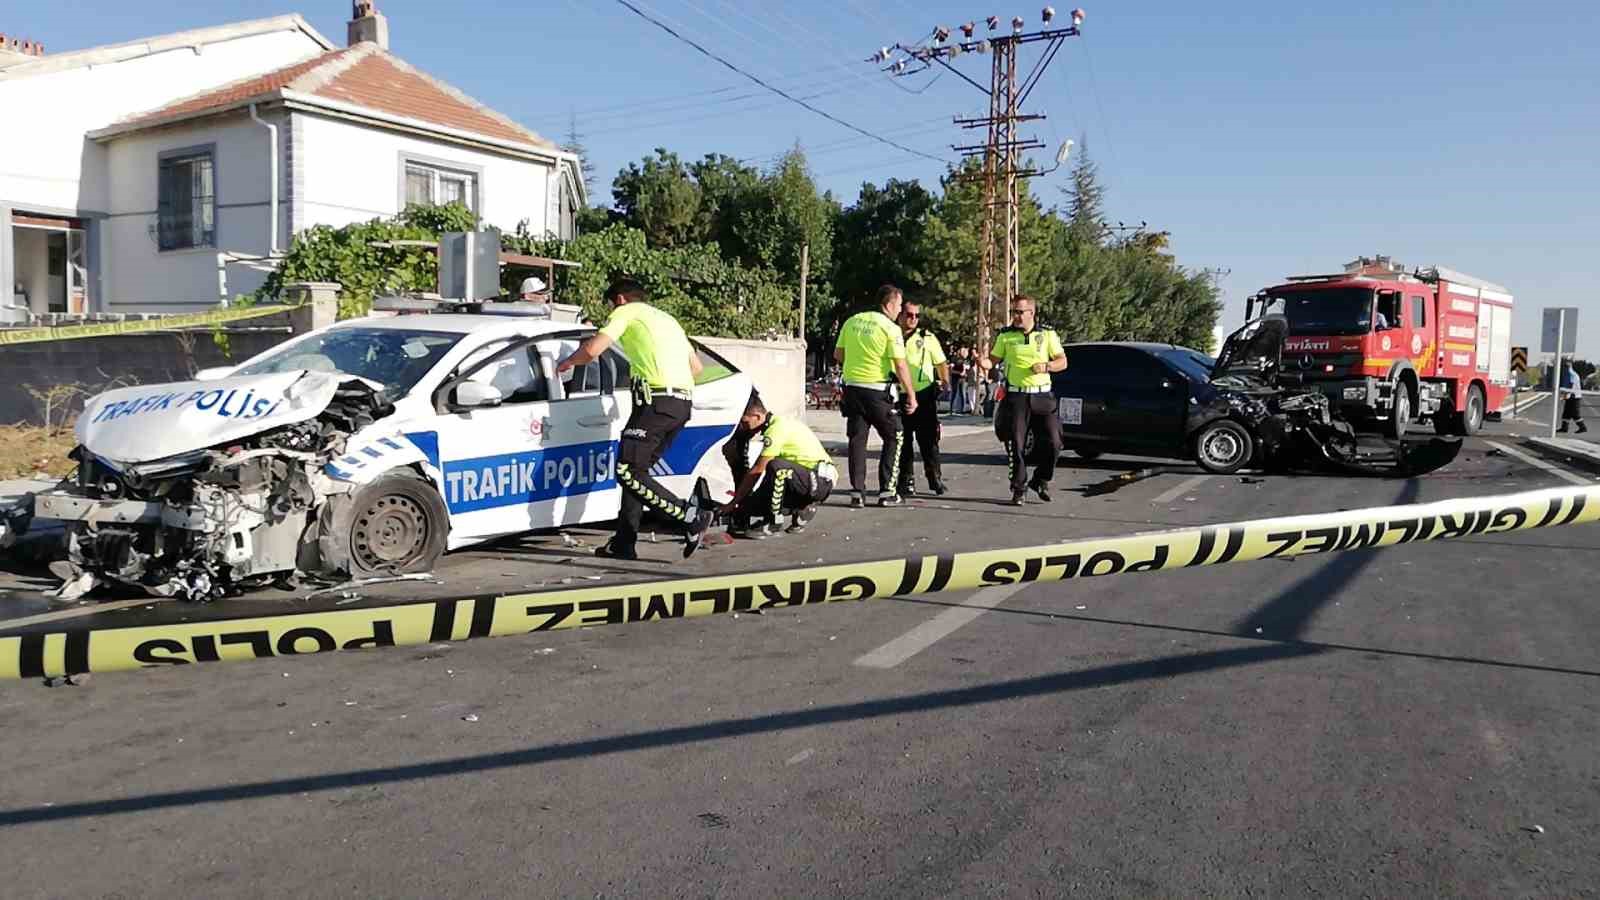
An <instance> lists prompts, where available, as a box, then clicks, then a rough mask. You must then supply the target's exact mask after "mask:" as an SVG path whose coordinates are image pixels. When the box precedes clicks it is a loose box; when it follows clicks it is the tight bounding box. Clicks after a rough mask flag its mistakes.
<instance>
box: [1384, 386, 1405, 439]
mask: <svg viewBox="0 0 1600 900" xmlns="http://www.w3.org/2000/svg"><path fill="white" fill-rule="evenodd" d="M1409 424H1411V391H1409V390H1408V389H1407V388H1406V386H1405V384H1404V383H1397V384H1396V385H1395V386H1394V405H1393V406H1392V407H1390V408H1389V421H1388V422H1387V423H1386V424H1385V425H1384V428H1383V433H1384V436H1385V437H1388V438H1389V439H1390V440H1395V441H1398V440H1401V439H1402V438H1404V437H1405V436H1406V426H1407V425H1409Z"/></svg>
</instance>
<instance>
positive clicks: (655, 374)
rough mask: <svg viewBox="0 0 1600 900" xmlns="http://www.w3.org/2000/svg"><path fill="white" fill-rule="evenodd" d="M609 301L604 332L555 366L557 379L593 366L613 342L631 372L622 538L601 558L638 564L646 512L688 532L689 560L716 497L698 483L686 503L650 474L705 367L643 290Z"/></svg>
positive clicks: (622, 292)
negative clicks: (575, 369)
mask: <svg viewBox="0 0 1600 900" xmlns="http://www.w3.org/2000/svg"><path fill="white" fill-rule="evenodd" d="M606 299H607V300H609V301H611V306H612V310H611V316H610V318H608V319H607V320H606V324H605V327H604V328H601V329H600V331H599V332H598V333H596V334H595V335H593V336H592V337H590V338H589V339H588V340H586V341H584V342H583V343H582V344H580V345H579V346H578V349H577V350H574V351H573V352H572V353H571V354H570V355H569V356H568V357H567V358H566V359H563V360H562V361H561V362H560V363H558V364H557V365H556V374H557V375H560V374H562V373H565V372H567V371H568V370H570V369H574V368H577V367H578V366H584V365H588V364H589V363H590V362H592V361H594V360H595V359H596V358H598V357H599V356H600V355H601V354H602V353H605V351H606V350H607V348H609V347H610V346H611V344H612V343H613V342H615V343H616V344H617V345H618V346H620V347H621V348H622V353H623V355H624V356H626V357H627V358H628V365H629V366H630V367H631V369H632V372H633V412H632V413H631V414H630V415H629V416H628V423H627V425H626V426H625V427H624V428H623V430H622V441H621V446H620V447H618V449H617V481H618V482H619V483H620V484H621V485H622V510H621V513H620V514H619V515H618V517H617V532H616V534H615V535H613V536H612V538H611V541H610V542H609V543H607V544H606V545H605V546H603V547H600V548H598V549H596V550H595V555H596V556H603V557H608V558H611V559H638V558H639V554H638V551H637V549H636V544H637V543H638V540H639V526H640V524H641V523H642V521H643V519H644V508H645V506H646V505H648V506H649V507H650V508H651V509H653V510H655V511H656V512H658V513H660V514H661V515H664V516H666V517H667V518H669V519H671V520H672V521H674V522H678V523H680V524H682V526H683V537H684V542H685V545H684V548H683V555H684V556H685V557H686V558H687V557H688V556H689V555H690V554H692V553H694V551H695V550H696V549H698V548H699V546H700V539H701V537H703V536H704V535H705V531H706V527H707V526H708V525H710V523H711V520H712V518H713V516H714V511H713V510H712V508H711V507H712V501H711V496H710V491H709V490H708V489H707V488H706V484H705V479H700V480H699V481H698V482H697V483H696V484H695V488H694V496H692V497H690V498H689V499H688V500H687V501H685V500H681V499H679V498H678V496H677V495H676V494H674V493H672V492H671V491H669V490H667V489H666V488H665V487H663V486H662V485H661V483H660V482H659V481H656V479H655V477H654V476H652V475H651V474H650V469H651V467H652V466H654V465H655V464H656V463H657V462H659V461H660V460H661V456H662V454H663V453H665V452H666V450H667V447H668V446H670V445H671V444H672V439H673V438H675V437H677V435H678V432H679V431H682V430H683V426H684V424H685V423H687V422H688V421H689V413H690V410H691V408H692V403H691V401H692V397H693V392H694V379H695V376H696V375H698V374H700V360H699V358H698V357H697V356H696V355H695V352H694V347H692V346H691V345H690V344H689V337H688V335H686V334H684V332H683V327H682V326H681V325H679V324H678V320H677V319H674V318H673V317H672V316H670V315H668V314H667V313H665V312H662V311H661V310H659V309H656V308H655V307H653V306H651V305H650V304H648V303H646V302H645V292H644V287H643V286H642V285H640V284H639V282H637V281H634V280H633V279H631V278H622V279H618V280H617V281H614V282H612V284H611V286H610V287H609V288H607V289H606Z"/></svg>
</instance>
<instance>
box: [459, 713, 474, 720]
mask: <svg viewBox="0 0 1600 900" xmlns="http://www.w3.org/2000/svg"><path fill="white" fill-rule="evenodd" d="M461 721H463V722H476V721H478V714H477V713H467V714H466V715H464V716H462V717H461Z"/></svg>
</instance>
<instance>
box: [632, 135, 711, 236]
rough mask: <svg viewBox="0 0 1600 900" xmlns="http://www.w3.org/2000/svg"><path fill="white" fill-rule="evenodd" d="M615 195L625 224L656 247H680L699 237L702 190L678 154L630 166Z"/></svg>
mask: <svg viewBox="0 0 1600 900" xmlns="http://www.w3.org/2000/svg"><path fill="white" fill-rule="evenodd" d="M611 196H612V198H613V199H614V200H615V205H616V210H617V212H618V213H619V214H620V215H621V218H622V221H623V222H625V223H626V224H628V225H629V226H631V227H634V228H637V229H639V230H640V231H643V232H644V233H645V236H646V238H648V239H649V241H650V243H651V244H652V245H653V246H657V247H676V246H679V245H681V244H686V243H692V242H693V241H694V239H695V238H696V237H697V230H696V226H697V220H698V217H699V212H700V187H699V185H698V184H696V183H695V180H694V177H693V176H692V175H691V174H690V172H689V168H688V167H687V166H685V165H684V164H683V161H682V160H680V159H679V158H678V155H677V154H676V153H669V152H667V151H666V150H665V149H663V148H660V147H657V148H656V155H655V156H653V157H650V156H647V157H645V158H644V159H643V160H641V161H639V162H637V163H629V164H628V167H627V168H626V169H623V170H622V171H621V172H618V173H617V178H616V180H615V181H614V182H612V185H611Z"/></svg>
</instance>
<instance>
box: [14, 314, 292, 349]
mask: <svg viewBox="0 0 1600 900" xmlns="http://www.w3.org/2000/svg"><path fill="white" fill-rule="evenodd" d="M293 308H294V307H292V306H282V305H278V306H239V307H223V308H219V309H212V310H207V311H205V312H198V313H179V314H177V315H171V316H161V317H160V318H156V319H123V320H122V321H120V322H94V323H90V324H84V325H57V326H52V327H47V328H0V346H10V345H12V344H35V343H39V342H42V341H63V340H68V339H71V338H91V337H109V336H111V335H117V334H136V333H138V332H143V331H171V330H173V329H178V328H197V327H199V326H201V325H221V324H222V323H224V322H238V321H241V320H244V319H259V318H261V317H262V316H272V315H277V314H278V313H285V312H288V311H289V310H291V309H293Z"/></svg>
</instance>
